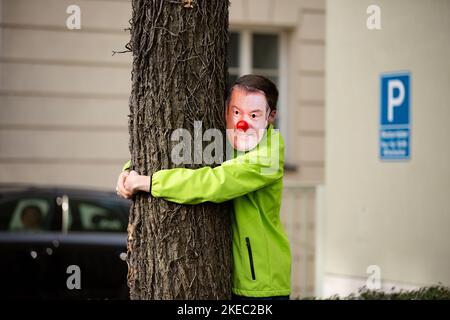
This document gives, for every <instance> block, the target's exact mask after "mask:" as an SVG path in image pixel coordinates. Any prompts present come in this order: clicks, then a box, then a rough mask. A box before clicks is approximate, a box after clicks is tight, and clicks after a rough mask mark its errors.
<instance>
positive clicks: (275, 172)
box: [124, 125, 291, 297]
mask: <svg viewBox="0 0 450 320" xmlns="http://www.w3.org/2000/svg"><path fill="white" fill-rule="evenodd" d="M283 163H284V145H283V141H282V138H281V135H280V134H279V132H277V131H275V130H273V127H272V125H270V126H269V128H268V130H267V132H266V134H265V136H264V137H263V139H262V140H261V142H260V143H259V145H258V146H257V147H256V148H254V149H253V150H250V151H248V152H246V153H241V154H240V155H238V156H236V157H235V158H233V159H231V160H227V161H225V162H223V163H222V164H221V165H220V166H217V167H215V168H211V167H203V168H200V169H186V168H175V169H167V170H160V171H158V172H155V173H154V174H153V175H152V179H151V181H152V182H151V194H152V195H153V196H154V197H159V198H164V199H166V200H168V201H172V202H176V203H182V204H198V203H202V202H206V201H210V202H216V203H220V202H224V201H227V200H233V205H234V213H233V217H232V233H233V241H232V250H233V272H232V273H233V274H232V279H233V288H232V291H233V293H234V294H236V295H242V296H248V297H268V296H281V295H289V294H290V292H291V289H290V284H291V282H290V275H291V255H290V249H289V241H288V239H287V237H286V234H285V231H284V228H283V225H282V224H281V221H280V207H281V195H282V189H283ZM129 167H130V161H129V162H127V164H125V166H124V169H125V170H126V169H129Z"/></svg>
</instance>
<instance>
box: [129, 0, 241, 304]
mask: <svg viewBox="0 0 450 320" xmlns="http://www.w3.org/2000/svg"><path fill="white" fill-rule="evenodd" d="M228 6H229V2H228V0H195V1H183V0H178V1H176V0H165V1H164V0H133V1H132V7H133V15H132V19H131V20H130V23H131V29H130V33H131V40H130V43H129V44H128V48H129V49H130V50H131V51H132V53H133V70H132V91H131V97H130V104H129V105H130V115H129V133H130V144H129V147H130V153H131V160H132V163H133V168H134V169H135V170H136V171H138V172H139V173H140V174H144V175H151V174H152V173H153V172H156V171H157V170H160V169H167V168H173V167H175V165H174V164H173V163H172V161H171V158H170V155H171V149H172V147H173V144H174V143H173V142H171V140H170V138H171V134H172V132H173V130H174V129H176V128H185V129H187V130H189V131H190V132H191V133H192V136H193V137H194V135H193V133H194V121H202V126H203V129H209V128H218V129H220V130H221V131H222V132H224V130H225V123H224V106H225V91H226V77H227V64H226V56H227V52H226V49H227V44H228ZM224 136H225V135H223V137H224ZM200 139H201V137H200ZM192 149H194V148H192ZM201 165H202V164H197V165H187V167H190V168H195V167H199V166H201ZM230 210H232V209H231V206H230V205H229V204H221V205H217V204H212V203H205V204H201V205H195V206H187V205H178V204H176V203H170V202H167V201H165V200H163V199H158V198H153V197H151V196H150V195H149V194H148V193H138V194H137V195H136V196H135V197H134V198H133V205H132V207H131V210H130V218H129V225H128V260H127V261H128V267H129V270H128V285H129V287H130V297H131V299H228V298H230V295H231V235H230V232H231V230H230V213H231V212H230Z"/></svg>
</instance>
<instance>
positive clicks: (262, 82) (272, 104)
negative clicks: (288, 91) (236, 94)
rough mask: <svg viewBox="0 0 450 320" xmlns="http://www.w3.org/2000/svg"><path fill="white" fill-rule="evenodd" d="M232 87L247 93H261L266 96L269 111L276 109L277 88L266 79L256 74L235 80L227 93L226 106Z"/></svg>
mask: <svg viewBox="0 0 450 320" xmlns="http://www.w3.org/2000/svg"><path fill="white" fill-rule="evenodd" d="M234 87H241V88H243V89H244V90H246V91H248V92H256V91H262V92H263V93H264V95H265V96H266V100H267V104H268V105H269V108H270V110H271V111H272V110H276V109H277V102H278V89H277V86H276V85H275V84H274V83H273V82H272V81H270V80H269V79H268V78H266V77H264V76H261V75H257V74H246V75H245V76H242V77H240V78H239V79H237V80H236V82H235V83H234V84H233V86H232V87H231V89H230V92H229V93H228V98H227V101H226V106H227V107H228V104H229V103H230V99H231V94H232V93H233V89H234Z"/></svg>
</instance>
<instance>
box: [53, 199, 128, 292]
mask: <svg viewBox="0 0 450 320" xmlns="http://www.w3.org/2000/svg"><path fill="white" fill-rule="evenodd" d="M68 199H69V211H68V214H67V221H66V222H64V221H63V233H62V234H61V235H60V237H59V247H58V250H57V251H56V255H55V256H54V259H55V267H56V268H57V272H56V274H57V277H59V279H58V280H57V281H58V283H59V284H60V286H59V287H58V296H59V297H60V298H81V299H87V298H89V299H106V298H107V299H126V298H128V287H127V283H126V276H127V264H126V245H127V234H126V228H127V224H128V207H127V206H126V205H124V203H123V202H120V201H114V200H112V199H109V198H107V197H104V198H102V197H96V198H88V197H82V196H80V195H69V196H68ZM65 224H66V227H65V228H66V229H67V230H66V232H64V225H65Z"/></svg>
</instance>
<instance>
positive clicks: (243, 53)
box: [228, 29, 287, 139]
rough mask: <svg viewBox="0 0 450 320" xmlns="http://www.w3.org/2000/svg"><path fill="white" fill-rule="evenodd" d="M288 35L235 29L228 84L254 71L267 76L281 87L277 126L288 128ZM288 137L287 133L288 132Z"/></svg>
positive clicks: (230, 51)
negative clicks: (285, 111) (286, 112)
mask: <svg viewBox="0 0 450 320" xmlns="http://www.w3.org/2000/svg"><path fill="white" fill-rule="evenodd" d="M285 43H286V40H285V35H284V33H283V32H278V31H264V30H251V29H243V30H231V31H230V44H229V50H228V72H229V77H228V86H231V85H232V84H233V83H234V82H235V81H236V79H237V78H239V77H240V76H242V75H244V74H249V73H254V74H260V75H263V76H266V77H267V78H269V79H270V80H272V81H273V82H274V83H275V84H276V85H277V87H278V90H279V99H278V109H279V110H278V115H277V121H276V123H275V127H276V128H279V129H280V130H281V131H282V133H285V132H286V124H285V123H284V122H285V121H283V120H286V116H285V115H284V114H283V111H284V110H285V107H286V106H285V103H286V93H285V92H286V87H287V85H286V80H287V74H286V68H285V65H286V63H287V56H286V52H287V50H286V48H285V46H286V45H285ZM284 136H285V139H286V135H285V134H284Z"/></svg>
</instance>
